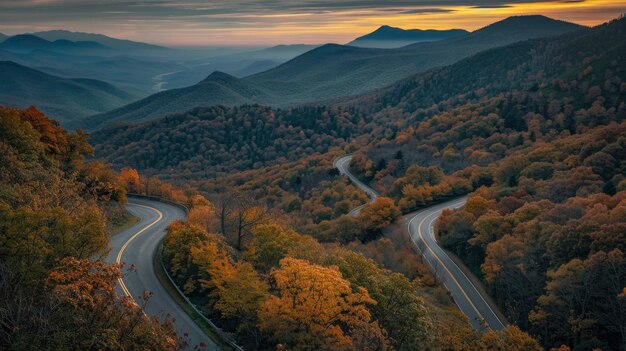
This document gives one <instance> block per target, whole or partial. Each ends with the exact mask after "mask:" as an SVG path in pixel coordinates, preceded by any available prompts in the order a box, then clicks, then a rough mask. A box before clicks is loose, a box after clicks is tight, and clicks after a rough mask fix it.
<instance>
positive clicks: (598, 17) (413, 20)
mask: <svg viewBox="0 0 626 351" xmlns="http://www.w3.org/2000/svg"><path fill="white" fill-rule="evenodd" d="M624 12H626V0H613V1H611V0H562V1H525V2H520V1H488V0H482V1H460V0H418V1H395V0H389V1H370V0H347V1H342V0H336V1H332V0H295V1H286V0H247V1H246V0H232V1H200V0H180V1H175V0H107V1H99V0H1V1H0V32H2V33H4V34H9V35H10V34H18V33H24V32H33V31H41V30H50V29H68V30H72V31H82V32H92V33H102V34H106V35H109V36H113V37H117V38H125V39H131V40H138V41H144V42H151V43H158V44H164V45H171V46H178V45H180V46H225V45H227V46H242V45H258V46H262V45H273V44H294V43H307V44H317V43H327V42H335V43H345V42H348V41H350V40H352V39H353V38H355V37H357V36H360V35H363V34H365V33H367V32H370V31H372V30H374V29H376V28H377V27H379V26H380V25H383V24H386V25H391V26H395V27H401V28H405V29H409V28H419V29H429V28H432V29H449V28H463V29H467V30H474V29H477V28H480V27H483V26H485V25H487V24H489V23H492V22H494V21H497V20H500V19H503V18H506V17H508V16H512V15H521V14H542V15H546V16H549V17H553V18H558V19H562V20H566V21H572V22H576V23H580V24H584V25H596V24H599V23H602V22H605V21H607V20H609V19H612V18H615V17H617V16H619V15H620V14H621V13H624Z"/></svg>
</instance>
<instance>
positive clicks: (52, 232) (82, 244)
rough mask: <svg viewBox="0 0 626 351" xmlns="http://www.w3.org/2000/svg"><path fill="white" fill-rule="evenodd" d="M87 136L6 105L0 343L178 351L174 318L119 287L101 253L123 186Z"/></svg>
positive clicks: (1, 156) (2, 115) (0, 151)
mask: <svg viewBox="0 0 626 351" xmlns="http://www.w3.org/2000/svg"><path fill="white" fill-rule="evenodd" d="M86 139H87V137H86V135H85V134H82V133H68V132H66V131H65V130H63V129H62V128H61V127H59V125H58V123H57V122H55V121H52V120H49V119H48V118H47V117H45V116H44V115H43V114H42V113H41V112H39V111H37V110H36V109H34V108H30V109H27V110H18V109H10V108H5V107H0V164H2V167H1V168H0V322H1V323H0V349H2V350H33V349H37V350H93V349H98V350H136V349H138V348H141V349H150V350H173V349H177V348H179V346H180V345H182V344H179V341H178V340H179V339H178V337H177V335H176V332H175V331H174V329H173V327H172V325H171V324H170V322H165V323H160V322H158V321H156V320H153V319H150V318H148V317H146V316H145V315H144V313H143V310H142V308H141V307H140V306H138V305H137V304H135V303H134V302H133V300H132V298H130V297H121V296H118V294H117V293H116V291H115V286H116V284H117V281H118V279H119V278H120V277H121V276H122V267H120V266H119V265H108V264H106V263H104V262H103V260H102V258H103V257H104V255H105V254H106V253H107V251H108V235H109V234H110V233H111V228H110V227H109V226H108V225H111V224H117V225H119V224H122V223H123V222H124V221H127V220H128V218H125V217H127V216H129V215H128V214H127V213H125V211H124V210H123V209H122V208H121V206H120V204H123V203H124V202H125V190H124V188H123V187H122V186H121V185H119V184H118V181H117V176H116V173H115V172H113V171H112V170H111V169H110V168H109V167H108V166H107V165H106V164H103V163H100V162H86V161H85V157H86V156H88V155H90V154H91V152H92V148H91V146H89V144H88V143H87V141H86Z"/></svg>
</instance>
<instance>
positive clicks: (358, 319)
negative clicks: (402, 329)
mask: <svg viewBox="0 0 626 351" xmlns="http://www.w3.org/2000/svg"><path fill="white" fill-rule="evenodd" d="M272 278H273V280H274V284H275V286H276V289H277V292H278V296H272V297H271V298H269V299H268V300H267V301H265V303H264V304H263V305H262V307H261V310H260V311H259V320H260V327H261V330H262V331H264V332H265V333H266V334H268V336H269V338H270V340H272V341H274V342H276V343H277V344H282V346H283V347H285V348H286V349H289V350H353V349H356V348H357V347H358V348H363V347H364V346H363V343H362V337H363V335H362V333H359V332H358V330H364V329H368V328H373V329H377V330H378V332H379V333H378V334H379V335H380V336H381V338H383V339H384V336H383V333H380V330H379V328H378V327H377V324H375V323H371V322H370V318H371V317H370V312H369V311H368V309H367V306H368V305H374V304H375V303H376V302H375V301H374V300H373V299H372V298H371V297H370V296H369V294H368V292H367V290H365V289H363V288H358V289H356V291H353V290H352V288H351V286H350V283H349V282H348V281H347V280H345V279H343V277H342V275H341V273H340V272H339V270H338V269H337V268H336V267H322V266H318V265H314V264H311V263H309V262H307V261H305V260H299V259H295V258H291V257H287V258H284V259H282V260H281V261H280V269H277V270H275V271H273V272H272ZM375 334H376V333H373V332H370V333H368V335H370V336H371V335H375ZM379 341H380V338H379ZM373 343H374V342H369V343H368V344H373ZM380 344H382V345H386V343H385V342H384V341H383V342H382V343H380ZM379 346H380V345H379ZM379 346H376V347H377V348H378V347H379ZM383 348H384V347H383ZM365 349H367V348H365Z"/></svg>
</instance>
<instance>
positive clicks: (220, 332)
mask: <svg viewBox="0 0 626 351" xmlns="http://www.w3.org/2000/svg"><path fill="white" fill-rule="evenodd" d="M126 195H127V196H129V197H136V198H143V199H149V200H153V201H158V202H162V203H165V204H168V205H172V206H176V207H178V208H180V209H182V210H183V211H185V213H186V214H188V213H189V208H188V207H187V206H186V205H185V204H182V203H180V202H175V201H172V200H168V199H165V198H162V197H159V196H154V195H141V194H135V193H128V194H126ZM157 250H158V253H157V254H158V255H159V263H160V265H161V269H162V270H163V272H164V273H165V276H166V277H167V280H168V281H169V282H170V284H172V286H173V287H174V289H176V291H177V292H178V295H179V296H180V297H181V298H182V299H183V300H184V301H185V302H186V303H187V304H188V305H189V306H190V307H191V308H192V309H193V310H194V311H195V312H196V313H197V314H198V315H199V316H200V318H202V320H204V321H205V322H206V323H207V324H208V325H209V327H211V329H212V330H213V331H214V332H215V334H217V335H218V336H219V337H220V338H221V339H222V341H224V342H225V343H227V344H228V345H230V346H231V347H232V348H234V349H235V350H237V351H244V349H243V348H242V347H241V346H239V345H237V344H236V343H235V341H234V340H233V339H232V338H231V337H230V336H228V335H227V334H226V333H224V331H223V330H222V329H221V328H220V327H218V326H217V325H215V323H213V321H211V320H210V319H209V318H208V317H207V316H205V315H204V313H203V312H202V311H201V310H200V309H198V307H197V306H196V305H195V304H194V303H193V302H191V300H190V299H189V298H188V297H187V295H185V293H184V292H183V291H182V290H180V288H179V287H178V284H176V282H175V281H174V279H173V278H172V276H171V275H170V273H169V272H168V271H167V268H166V267H165V263H164V262H163V242H161V243H159V246H158V249H157Z"/></svg>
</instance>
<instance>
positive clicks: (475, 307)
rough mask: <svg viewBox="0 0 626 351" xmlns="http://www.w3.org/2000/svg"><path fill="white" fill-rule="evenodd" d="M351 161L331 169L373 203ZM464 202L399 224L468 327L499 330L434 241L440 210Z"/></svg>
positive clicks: (492, 314)
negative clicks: (345, 178)
mask: <svg viewBox="0 0 626 351" xmlns="http://www.w3.org/2000/svg"><path fill="white" fill-rule="evenodd" d="M351 160H352V156H344V157H341V158H338V159H337V160H335V162H334V165H335V167H336V168H337V169H338V170H339V172H340V173H341V174H344V175H346V176H348V177H349V178H350V180H352V182H353V183H354V184H355V185H356V186H357V187H359V188H360V189H362V190H363V191H365V192H366V193H367V195H368V196H369V197H370V199H372V201H373V200H374V199H376V196H378V193H376V191H374V190H373V189H371V188H370V187H369V186H367V185H366V184H365V183H363V182H361V181H360V180H359V179H357V178H356V177H355V176H354V175H353V174H351V173H350V170H349V165H350V161H351ZM466 200H467V199H466V197H460V198H457V199H454V200H450V201H447V202H444V203H441V204H438V205H434V206H430V207H428V208H425V209H422V210H420V211H417V212H413V213H410V214H408V215H405V216H404V217H403V221H404V223H405V224H406V225H407V230H408V232H409V236H410V237H411V240H412V241H413V243H414V244H415V245H416V247H417V248H418V249H419V251H420V253H421V254H422V256H423V257H424V260H425V261H426V263H427V264H428V265H429V266H430V268H431V269H432V271H433V272H434V274H435V275H436V276H437V278H438V279H439V280H440V281H442V282H443V284H444V285H445V287H446V288H447V289H448V291H449V292H450V295H451V296H452V298H453V299H454V302H455V303H456V304H457V306H458V307H459V309H460V310H461V311H462V312H463V313H464V314H465V315H466V316H467V317H468V319H469V321H470V323H471V324H472V327H474V329H476V330H481V331H484V330H486V329H487V328H490V329H493V330H501V329H504V328H505V327H506V326H505V325H504V323H503V322H502V321H501V320H500V318H498V315H497V314H496V313H495V312H494V311H493V309H492V308H491V306H490V305H489V304H488V303H487V301H486V299H485V298H484V297H483V296H482V295H481V293H480V292H479V290H478V289H476V287H475V286H474V284H473V283H472V281H471V280H470V279H469V278H468V277H467V275H466V274H465V273H464V272H463V271H462V270H461V269H460V268H459V267H458V266H457V264H456V263H455V262H454V261H453V260H452V259H451V258H450V256H448V254H447V253H446V252H445V251H444V250H443V249H442V248H441V247H440V246H439V244H438V243H437V240H436V238H435V233H434V223H435V221H436V220H437V218H439V216H440V215H441V212H442V211H443V210H444V209H453V208H459V207H462V206H463V205H465V202H466ZM361 207H362V206H361ZM358 209H360V207H359V208H358ZM355 210H356V209H355ZM353 211H354V210H353Z"/></svg>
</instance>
